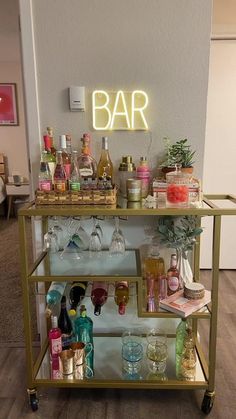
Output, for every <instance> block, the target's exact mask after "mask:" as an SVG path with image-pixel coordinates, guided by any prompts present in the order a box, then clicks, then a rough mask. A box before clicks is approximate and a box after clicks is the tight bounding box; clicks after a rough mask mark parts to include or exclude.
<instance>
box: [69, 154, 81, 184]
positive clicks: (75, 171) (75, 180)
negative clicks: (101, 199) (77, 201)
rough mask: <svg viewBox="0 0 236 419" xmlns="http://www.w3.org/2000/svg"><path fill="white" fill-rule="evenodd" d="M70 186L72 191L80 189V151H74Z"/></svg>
mask: <svg viewBox="0 0 236 419" xmlns="http://www.w3.org/2000/svg"><path fill="white" fill-rule="evenodd" d="M69 187H70V190H71V191H79V190H80V174H79V167H78V152H77V151H75V150H74V151H73V152H72V162H71V175H70V180H69Z"/></svg>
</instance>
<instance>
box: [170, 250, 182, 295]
mask: <svg viewBox="0 0 236 419" xmlns="http://www.w3.org/2000/svg"><path fill="white" fill-rule="evenodd" d="M179 287H180V283H179V271H178V269H177V256H176V254H172V255H171V257H170V268H169V269H168V271H167V295H172V294H174V293H175V292H177V291H178V290H179Z"/></svg>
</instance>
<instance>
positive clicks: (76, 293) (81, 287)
mask: <svg viewBox="0 0 236 419" xmlns="http://www.w3.org/2000/svg"><path fill="white" fill-rule="evenodd" d="M86 287H87V282H76V281H75V282H73V283H72V285H71V289H70V293H69V300H70V311H69V315H70V316H75V315H76V310H77V307H78V305H80V303H81V301H82V300H83V298H84V296H85V291H86Z"/></svg>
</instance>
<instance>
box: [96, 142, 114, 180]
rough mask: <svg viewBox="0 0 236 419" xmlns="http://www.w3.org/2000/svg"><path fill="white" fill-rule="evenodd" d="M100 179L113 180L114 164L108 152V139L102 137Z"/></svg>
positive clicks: (99, 165)
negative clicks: (108, 178)
mask: <svg viewBox="0 0 236 419" xmlns="http://www.w3.org/2000/svg"><path fill="white" fill-rule="evenodd" d="M97 173H98V178H99V177H102V178H103V179H106V178H107V176H109V177H110V178H111V179H113V164H112V161H111V158H110V155H109V150H108V137H102V152H101V157H100V160H99V163H98V172H97Z"/></svg>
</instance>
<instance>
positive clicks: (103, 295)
mask: <svg viewBox="0 0 236 419" xmlns="http://www.w3.org/2000/svg"><path fill="white" fill-rule="evenodd" d="M107 297H108V283H107V282H94V283H93V286H92V291H91V300H92V303H93V305H94V314H95V316H99V315H100V314H101V308H102V306H103V305H104V304H105V302H106V301H107Z"/></svg>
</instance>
